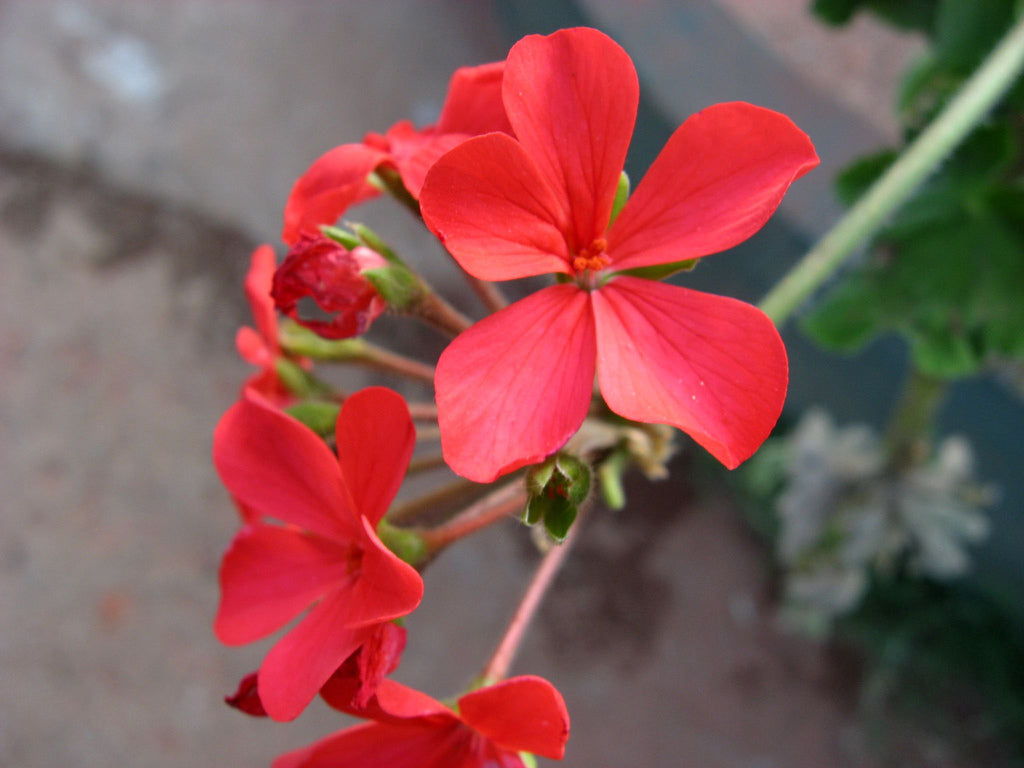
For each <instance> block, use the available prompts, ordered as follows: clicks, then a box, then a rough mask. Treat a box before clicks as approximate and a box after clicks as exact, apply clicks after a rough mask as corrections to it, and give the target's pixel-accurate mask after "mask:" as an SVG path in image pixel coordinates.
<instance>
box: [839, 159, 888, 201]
mask: <svg viewBox="0 0 1024 768" xmlns="http://www.w3.org/2000/svg"><path fill="white" fill-rule="evenodd" d="M898 154H899V153H898V152H896V150H894V149H883V150H882V151H881V152H876V153H875V154H873V155H865V156H864V157H861V158H858V159H857V160H855V161H854V162H852V163H851V164H850V165H848V166H846V167H845V168H844V169H843V170H842V171H840V172H839V176H838V177H836V193H837V194H838V195H839V199H840V200H841V201H842V202H843V204H844V205H853V204H854V203H855V202H857V199H858V198H859V197H860V196H861V195H863V194H864V193H865V192H866V191H867V189H868V187H870V186H871V185H872V184H874V183H875V182H876V181H877V180H878V177H879V176H881V175H882V174H883V173H885V171H886V169H887V168H888V167H889V166H890V165H892V163H893V161H894V160H895V159H896V157H897V155H898Z"/></svg>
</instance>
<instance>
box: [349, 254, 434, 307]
mask: <svg viewBox="0 0 1024 768" xmlns="http://www.w3.org/2000/svg"><path fill="white" fill-rule="evenodd" d="M363 277H365V278H366V279H367V280H369V281H370V283H371V284H372V285H373V287H374V288H375V289H376V290H377V293H379V294H380V295H381V298H383V299H384V301H386V302H387V303H388V307H390V308H391V309H392V310H394V311H395V312H409V311H410V310H411V309H412V308H413V307H415V306H416V305H417V304H418V303H419V302H421V301H422V300H423V297H424V296H425V295H426V293H427V288H426V286H424V285H423V282H422V281H421V280H420V279H419V278H418V277H416V275H414V274H413V273H412V272H410V271H409V270H408V269H407V268H406V267H405V266H404V265H402V264H399V263H395V262H392V263H389V264H388V265H387V266H384V267H377V268H376V269H367V270H365V271H364V272H363Z"/></svg>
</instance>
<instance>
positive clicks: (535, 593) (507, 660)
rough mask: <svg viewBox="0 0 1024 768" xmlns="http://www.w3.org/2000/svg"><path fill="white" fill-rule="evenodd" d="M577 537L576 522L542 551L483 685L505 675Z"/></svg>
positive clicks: (483, 675)
mask: <svg viewBox="0 0 1024 768" xmlns="http://www.w3.org/2000/svg"><path fill="white" fill-rule="evenodd" d="M578 536H579V524H578V521H577V525H574V526H573V527H572V529H571V530H570V531H569V535H568V536H567V537H566V538H565V541H564V542H563V543H562V544H555V545H552V547H551V548H550V549H549V550H548V551H547V553H545V555H544V558H543V559H542V560H541V561H540V565H539V566H537V570H536V571H535V572H534V574H533V578H532V579H531V580H530V583H529V585H528V586H527V587H526V591H525V592H524V593H523V598H522V600H520V601H519V607H517V608H516V612H515V613H514V614H513V616H512V620H511V621H510V622H509V625H508V628H507V629H506V630H505V635H504V637H502V638H501V641H500V642H499V643H498V647H497V648H496V649H495V651H494V655H493V656H491V658H490V661H488V662H487V666H485V667H484V671H483V672H482V673H481V675H480V677H481V679H482V680H483V684H484V685H492V684H494V683H496V682H498V681H499V680H503V679H505V678H506V677H507V676H508V671H509V669H510V668H511V666H512V661H513V659H514V658H515V655H516V652H517V651H518V650H519V646H520V644H521V643H522V640H523V637H524V636H525V635H526V630H527V629H529V627H530V624H531V622H532V621H533V617H534V616H536V615H537V609H538V608H540V604H541V602H543V600H544V596H545V595H546V594H547V592H548V589H549V588H550V587H551V585H552V584H553V583H554V581H555V576H557V575H558V571H559V569H560V568H561V567H562V563H563V562H564V561H565V558H566V555H568V554H569V550H570V549H571V548H572V544H573V542H574V541H575V540H576V538H577V537H578Z"/></svg>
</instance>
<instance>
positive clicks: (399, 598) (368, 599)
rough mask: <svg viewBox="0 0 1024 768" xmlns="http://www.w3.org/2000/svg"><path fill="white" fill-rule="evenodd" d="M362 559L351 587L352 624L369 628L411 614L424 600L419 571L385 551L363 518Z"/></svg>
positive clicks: (371, 527) (390, 552) (385, 548)
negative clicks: (368, 626)
mask: <svg viewBox="0 0 1024 768" xmlns="http://www.w3.org/2000/svg"><path fill="white" fill-rule="evenodd" d="M363 529H364V537H363V542H362V548H363V559H362V564H361V566H360V572H359V578H358V579H357V580H356V583H355V585H354V586H353V587H352V591H351V594H350V596H349V600H350V602H351V606H350V608H351V614H350V621H351V623H352V626H367V625H372V624H377V623H379V622H382V621H391V620H392V619H397V618H398V617H399V616H405V615H407V614H409V613H412V612H413V611H414V610H415V609H416V606H417V605H419V604H420V600H421V599H422V598H423V578H422V577H421V576H420V574H419V571H417V570H416V569H415V568H413V567H412V566H411V565H409V564H408V563H406V562H404V561H403V560H401V559H400V558H399V557H398V556H397V555H396V554H395V553H394V552H392V551H391V550H390V549H388V548H387V547H385V546H384V545H383V544H382V543H381V541H380V539H378V538H377V534H376V533H375V532H374V530H373V526H372V525H371V524H370V521H369V520H367V519H366V518H363Z"/></svg>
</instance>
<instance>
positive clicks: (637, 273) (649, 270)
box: [616, 259, 700, 280]
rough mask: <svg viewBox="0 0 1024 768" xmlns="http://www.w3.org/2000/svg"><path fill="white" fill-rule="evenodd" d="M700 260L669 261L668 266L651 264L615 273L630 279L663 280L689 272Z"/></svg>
mask: <svg viewBox="0 0 1024 768" xmlns="http://www.w3.org/2000/svg"><path fill="white" fill-rule="evenodd" d="M698 261H700V259H685V260H683V261H670V262H669V263H668V264H652V265H651V266H649V267H637V268H636V269H624V270H622V271H621V272H616V274H618V275H628V276H630V277H642V278H643V279H644V280H664V279H665V278H666V277H669V276H671V275H674V274H675V273H676V272H690V271H691V270H692V269H693V268H694V267H696V266H697V262H698Z"/></svg>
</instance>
